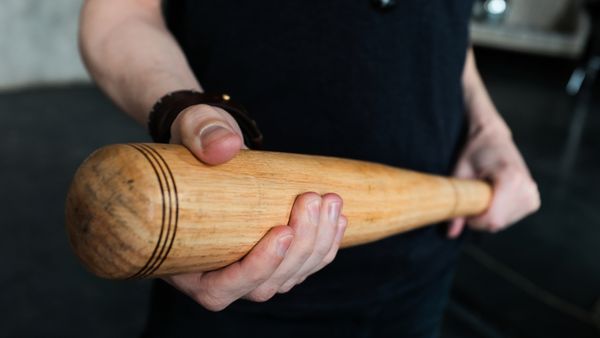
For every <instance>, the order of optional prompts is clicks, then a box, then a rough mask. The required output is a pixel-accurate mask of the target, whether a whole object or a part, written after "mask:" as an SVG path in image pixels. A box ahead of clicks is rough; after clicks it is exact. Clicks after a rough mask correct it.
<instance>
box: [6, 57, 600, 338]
mask: <svg viewBox="0 0 600 338" xmlns="http://www.w3.org/2000/svg"><path fill="white" fill-rule="evenodd" d="M478 55H479V59H480V61H479V63H480V67H481V69H482V73H483V74H484V77H485V80H486V82H487V83H488V85H489V88H490V90H491V92H492V96H493V97H494V99H495V100H496V102H497V105H498V107H499V108H500V110H501V111H502V113H503V114H504V115H505V117H506V119H507V120H508V122H509V124H510V125H511V126H512V128H513V132H514V136H515V139H516V141H517V142H518V144H519V145H520V147H521V149H522V150H523V153H524V154H525V157H526V159H527V161H528V162H529V164H530V166H531V168H532V171H533V174H534V176H535V178H536V179H537V180H538V183H539V185H540V190H541V192H542V198H543V208H542V210H541V211H540V212H539V213H538V214H536V215H535V216H533V217H530V218H529V219H527V220H526V221H524V222H522V223H521V224H519V225H517V226H515V227H513V228H512V229H510V230H508V231H505V232H503V233H501V234H498V235H494V236H491V235H483V236H473V237H472V238H471V241H470V244H469V245H468V246H467V247H466V248H465V253H464V255H463V258H462V260H461V263H460V266H459V269H458V273H457V276H456V283H455V287H454V289H453V293H452V301H451V303H450V306H449V310H448V316H447V320H446V323H445V326H444V337H446V338H450V337H464V338H469V337H515V338H517V337H580V338H583V337H598V336H600V335H599V332H600V330H598V328H599V327H600V304H599V303H598V302H599V299H600V250H599V249H600V208H599V207H600V205H599V202H600V195H598V194H597V190H598V189H599V188H600V175H599V170H600V157H599V156H598V150H600V111H599V110H598V107H599V102H595V103H594V106H593V109H592V111H591V114H590V116H589V118H588V124H587V125H586V129H585V134H584V137H583V140H582V144H581V148H580V151H579V154H578V157H577V161H576V163H575V166H574V168H573V171H572V174H571V175H570V176H569V177H568V179H566V180H565V179H561V178H560V175H559V170H558V168H559V167H560V159H561V152H562V149H563V147H564V142H565V138H566V136H567V132H566V131H567V125H568V123H569V119H570V109H571V101H570V99H569V98H568V97H567V96H566V95H565V94H564V89H563V88H564V84H565V83H566V81H567V79H568V76H569V72H570V71H571V67H572V65H571V64H569V63H568V62H565V61H560V60H552V59H542V58H535V57H525V56H522V55H513V54H505V53H502V54H499V55H498V54H497V53H493V52H490V51H479V53H478ZM596 92H597V90H596ZM144 140H147V137H146V135H145V132H144V130H143V129H142V128H141V127H139V126H137V125H136V124H135V123H133V122H132V121H131V120H129V119H128V118H127V117H125V116H124V115H122V114H119V113H118V112H117V110H116V109H115V108H114V107H113V106H112V105H111V104H110V103H108V101H107V100H106V99H105V98H104V97H103V96H102V94H101V93H99V92H98V91H97V90H96V89H95V88H93V87H90V86H85V85H82V86H71V87H65V88H38V89H31V90H25V91H19V92H12V93H5V94H1V95H0V141H1V142H0V154H1V155H2V156H1V158H2V160H1V162H0V163H1V166H0V172H1V174H2V175H0V177H1V178H0V186H1V187H2V190H3V192H4V193H3V194H1V195H0V205H1V206H2V208H3V209H2V211H3V214H4V215H5V217H4V221H3V222H2V229H3V230H4V233H5V236H2V237H1V238H0V255H1V256H2V257H5V268H4V269H2V272H0V288H1V290H2V292H1V293H0V313H2V314H3V319H2V320H1V321H0V325H1V327H2V330H0V337H90V338H92V337H134V336H136V333H137V332H139V330H140V328H141V326H142V325H143V322H144V318H145V309H146V303H147V295H148V287H149V284H148V282H145V281H142V282H110V281H103V280H100V279H97V278H95V277H93V276H91V275H90V274H89V273H87V272H86V271H85V270H83V268H82V267H81V266H80V264H79V263H78V262H77V261H76V259H75V258H74V256H73V255H72V254H71V253H70V249H69V246H68V242H67V239H66V236H65V232H64V230H63V225H62V224H63V208H64V196H65V194H66V190H67V187H68V183H69V179H70V177H71V176H72V174H73V172H74V171H75V169H76V167H77V165H78V164H79V163H80V162H81V160H83V158H85V156H86V155H87V154H89V153H90V152H91V151H92V150H94V149H95V148H98V147H100V146H102V145H105V144H108V143H118V142H130V141H135V142H139V141H144ZM65 276H69V278H65ZM594 307H596V310H595V311H596V312H595V315H594V314H593V313H594Z"/></svg>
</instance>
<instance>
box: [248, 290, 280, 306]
mask: <svg viewBox="0 0 600 338" xmlns="http://www.w3.org/2000/svg"><path fill="white" fill-rule="evenodd" d="M275 293H277V290H276V289H275V288H273V287H261V288H258V289H255V290H254V291H252V292H251V293H250V294H249V297H248V298H249V299H250V300H251V301H253V302H257V303H264V302H266V301H268V300H269V299H271V298H273V296H274V295H275Z"/></svg>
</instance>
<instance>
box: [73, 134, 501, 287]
mask: <svg viewBox="0 0 600 338" xmlns="http://www.w3.org/2000/svg"><path fill="white" fill-rule="evenodd" d="M307 191H315V192H317V193H320V194H323V193H327V192H335V193H338V194H339V195H340V196H341V197H342V198H343V200H344V210H343V213H344V214H345V215H346V216H347V217H348V220H349V224H348V227H347V230H346V234H345V237H344V240H343V243H342V246H343V247H348V246H352V245H357V244H362V243H367V242H371V241H375V240H378V239H381V238H384V237H387V236H391V235H394V234H397V233H401V232H404V231H408V230H411V229H414V228H417V227H420V226H424V225H427V224H431V223H435V222H439V221H442V220H447V219H450V218H453V217H456V216H463V215H474V214H478V213H481V212H483V211H484V210H485V209H486V207H487V205H488V203H489V201H490V198H491V189H490V187H489V185H488V184H486V183H484V182H481V181H474V180H459V179H453V178H445V177H440V176H433V175H427V174H421V173H417V172H413V171H408V170H402V169H397V168H393V167H389V166H385V165H381V164H375V163H368V162H362V161H355V160H347V159H339V158H332V157H322V156H309V155H298V154H287V153H274V152H262V151H252V150H244V151H242V152H241V153H240V154H239V155H238V156H236V157H235V158H234V159H233V160H231V161H230V162H228V163H226V164H223V165H219V166H207V165H205V164H203V163H201V162H200V161H198V160H197V159H196V158H195V157H194V156H193V154H191V153H190V152H189V151H188V150H187V149H186V148H184V147H183V146H178V145H166V144H122V145H112V146H107V147H104V148H101V149H100V150H97V151H96V152H94V153H93V154H92V155H90V157H89V158H88V159H87V160H86V161H85V162H84V163H83V164H82V165H81V167H80V168H79V169H78V171H77V173H76V174H75V177H74V179H73V182H72V184H71V188H70V190H69V193H68V196H67V207H66V221H67V230H68V233H69V238H70V241H71V244H72V247H73V249H74V251H75V253H76V254H77V255H78V256H79V258H80V259H81V260H82V262H83V263H84V265H86V266H87V267H88V268H89V269H90V270H91V271H92V272H93V273H95V274H96V275H98V276H101V277H105V278H119V279H120V278H138V277H150V276H159V275H169V274H176V273H182V272H191V271H208V270H212V269H217V268H220V267H223V266H226V265H228V264H230V263H232V262H234V261H236V260H238V259H240V258H241V257H243V256H244V255H245V254H246V253H247V252H248V251H249V250H250V249H251V248H252V247H253V246H254V245H255V244H256V242H258V241H259V240H260V238H261V237H262V236H263V235H264V234H265V233H266V232H267V231H268V230H269V229H270V228H271V227H273V226H276V225H280V224H287V221H288V217H289V212H290V208H291V206H292V204H293V202H294V199H295V197H296V196H297V195H299V194H301V193H303V192H307Z"/></svg>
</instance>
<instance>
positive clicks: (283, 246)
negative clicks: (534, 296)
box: [277, 235, 294, 257]
mask: <svg viewBox="0 0 600 338" xmlns="http://www.w3.org/2000/svg"><path fill="white" fill-rule="evenodd" d="M292 239H294V235H285V236H283V237H280V238H279V239H278V240H277V255H279V257H285V254H286V253H287V251H288V249H289V248H290V244H292Z"/></svg>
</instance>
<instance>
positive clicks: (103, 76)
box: [80, 0, 201, 124]
mask: <svg viewBox="0 0 600 338" xmlns="http://www.w3.org/2000/svg"><path fill="white" fill-rule="evenodd" d="M80 49H81V54H82V57H83V59H84V62H85V64H86V66H87V68H88V70H89V72H90V74H91V76H92V78H93V79H94V80H95V81H96V82H97V83H98V85H99V86H100V87H101V88H102V90H104V91H105V92H106V93H107V94H108V96H109V97H110V98H111V99H112V100H113V101H114V102H115V103H116V104H117V105H118V106H119V107H120V108H121V109H123V110H124V111H125V112H127V113H128V114H129V115H131V116H132V117H133V118H135V119H136V120H137V121H139V122H140V123H143V124H145V123H146V121H147V117H148V112H149V111H150V110H151V108H152V105H153V104H154V103H155V102H156V101H157V100H158V99H159V98H160V97H162V96H163V95H165V94H166V93H168V92H172V91H175V90H179V89H197V90H199V89H201V87H200V84H199V83H198V81H197V80H196V78H195V77H194V75H193V73H192V71H191V69H190V67H189V65H188V63H187V60H186V58H185V56H184V54H183V52H182V50H181V48H180V47H179V45H178V44H177V42H176V41H175V39H174V38H173V37H172V35H171V34H170V33H169V31H168V30H167V28H166V26H165V23H164V20H163V17H162V13H161V9H160V0H146V1H139V0H138V1H133V0H88V1H86V2H85V4H84V7H83V9H82V13H81V24H80Z"/></svg>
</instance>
